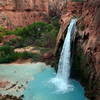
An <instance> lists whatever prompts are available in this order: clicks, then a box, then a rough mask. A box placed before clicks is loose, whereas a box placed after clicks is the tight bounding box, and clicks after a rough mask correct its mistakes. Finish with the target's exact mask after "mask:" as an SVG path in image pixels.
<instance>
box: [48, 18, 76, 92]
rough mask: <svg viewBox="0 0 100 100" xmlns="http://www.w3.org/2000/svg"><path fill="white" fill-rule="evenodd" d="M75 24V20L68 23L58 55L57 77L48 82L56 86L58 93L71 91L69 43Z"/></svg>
mask: <svg viewBox="0 0 100 100" xmlns="http://www.w3.org/2000/svg"><path fill="white" fill-rule="evenodd" d="M76 22H77V19H72V20H71V22H70V25H69V27H68V31H67V35H66V37H65V41H64V44H63V48H62V52H61V55H60V60H59V64H58V71H57V75H56V77H55V78H53V79H51V80H50V81H51V82H52V83H53V84H55V86H57V88H58V91H62V92H66V91H67V90H68V91H69V90H73V86H72V85H70V84H69V76H70V68H71V61H70V60H71V41H72V36H73V35H74V33H75V30H76Z"/></svg>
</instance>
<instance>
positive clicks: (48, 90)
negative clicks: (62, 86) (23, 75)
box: [24, 67, 86, 100]
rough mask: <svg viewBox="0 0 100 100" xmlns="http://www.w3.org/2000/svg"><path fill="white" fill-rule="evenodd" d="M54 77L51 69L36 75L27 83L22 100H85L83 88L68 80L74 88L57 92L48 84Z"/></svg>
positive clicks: (52, 85)
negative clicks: (64, 91)
mask: <svg viewBox="0 0 100 100" xmlns="http://www.w3.org/2000/svg"><path fill="white" fill-rule="evenodd" d="M55 76H56V74H55V71H54V69H53V68H51V67H48V68H46V69H45V70H44V71H43V72H40V73H38V75H36V76H35V80H33V81H30V82H29V84H28V86H27V88H26V90H25V92H24V100H86V98H85V96H84V89H83V87H82V86H81V85H80V84H79V83H78V82H77V81H75V80H70V83H71V84H72V85H73V86H74V90H73V91H69V92H66V93H61V92H57V91H56V90H57V89H56V87H55V86H54V84H52V83H49V80H50V79H51V78H53V77H55Z"/></svg>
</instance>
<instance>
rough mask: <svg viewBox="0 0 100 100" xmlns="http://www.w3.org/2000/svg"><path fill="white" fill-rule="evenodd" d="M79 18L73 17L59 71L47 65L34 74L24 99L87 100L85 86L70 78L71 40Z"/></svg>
mask: <svg viewBox="0 0 100 100" xmlns="http://www.w3.org/2000/svg"><path fill="white" fill-rule="evenodd" d="M76 22H77V19H72V20H71V22H70V25H69V27H68V31H67V35H66V37H65V41H64V45H63V48H62V52H61V56H60V60H59V64H58V72H57V73H56V72H55V70H54V68H52V67H50V66H49V67H46V68H45V69H43V71H42V72H40V73H38V74H37V75H35V76H34V80H32V81H30V82H29V83H28V85H27V87H26V89H25V91H24V93H23V94H24V98H23V100H87V99H86V97H85V95H84V88H83V87H82V86H81V85H80V83H79V82H77V81H75V80H73V79H70V78H69V76H70V67H71V42H72V37H73V35H74V32H75V29H76Z"/></svg>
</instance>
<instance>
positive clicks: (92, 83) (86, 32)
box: [56, 0, 100, 100]
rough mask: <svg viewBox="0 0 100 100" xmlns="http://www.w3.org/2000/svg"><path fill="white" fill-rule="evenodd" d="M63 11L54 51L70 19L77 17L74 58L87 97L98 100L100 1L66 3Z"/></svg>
mask: <svg viewBox="0 0 100 100" xmlns="http://www.w3.org/2000/svg"><path fill="white" fill-rule="evenodd" d="M65 9H66V12H65V13H64V14H63V15H62V16H61V29H60V31H59V35H58V38H57V44H56V50H57V48H58V47H59V44H60V43H59V42H60V40H61V39H63V36H64V34H65V32H64V31H65V29H66V27H67V25H68V23H69V21H70V19H71V18H72V17H77V18H78V19H79V20H78V23H77V25H78V37H77V46H76V48H75V49H77V50H78V51H77V50H76V51H75V53H76V54H75V56H76V57H75V58H76V59H77V56H78V60H76V61H77V62H80V63H81V64H80V63H78V65H79V64H80V66H79V67H80V68H78V69H79V70H81V72H82V74H83V76H82V77H84V79H83V80H86V82H85V83H87V84H85V86H86V90H87V95H88V97H89V98H90V99H91V100H100V0H85V1H84V2H67V3H66V8H65ZM79 48H81V49H79ZM81 50H82V52H81ZM81 53H82V54H81ZM79 56H81V57H79ZM74 60H75V59H74ZM79 60H82V61H79ZM81 72H79V73H81ZM82 77H81V78H82Z"/></svg>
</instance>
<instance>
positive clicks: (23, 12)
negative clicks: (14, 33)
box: [0, 0, 48, 29]
mask: <svg viewBox="0 0 100 100" xmlns="http://www.w3.org/2000/svg"><path fill="white" fill-rule="evenodd" d="M47 16H48V0H0V25H2V26H4V27H6V28H9V29H11V28H15V27H20V26H26V25H28V24H31V23H33V22H37V21H46V17H47Z"/></svg>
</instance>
